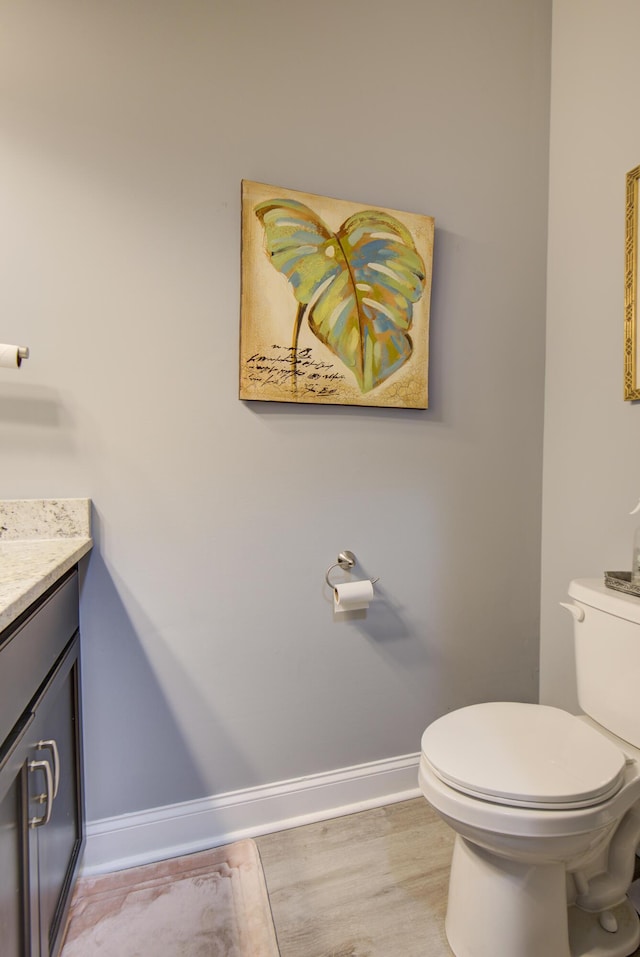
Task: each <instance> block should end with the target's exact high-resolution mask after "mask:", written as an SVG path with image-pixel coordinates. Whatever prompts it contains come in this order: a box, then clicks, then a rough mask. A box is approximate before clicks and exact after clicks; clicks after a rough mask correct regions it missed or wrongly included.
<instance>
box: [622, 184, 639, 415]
mask: <svg viewBox="0 0 640 957" xmlns="http://www.w3.org/2000/svg"><path fill="white" fill-rule="evenodd" d="M638 180H640V166H636V168H635V169H632V170H630V171H629V172H628V173H627V211H626V232H625V244H624V397H625V399H629V400H630V401H632V400H634V399H640V388H638V386H637V385H636V382H637V373H638V361H637V353H636V349H637V342H638V336H637V322H636V318H637V305H636V304H637V292H638Z"/></svg>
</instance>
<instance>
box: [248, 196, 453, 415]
mask: <svg viewBox="0 0 640 957" xmlns="http://www.w3.org/2000/svg"><path fill="white" fill-rule="evenodd" d="M434 226H435V224H434V220H433V218H432V217H431V216H421V215H418V214H415V213H404V212H398V211H397V210H391V209H381V208H377V207H376V208H369V207H367V206H363V205H359V204H357V203H349V202H345V201H343V200H337V199H329V198H328V197H325V196H314V195H311V194H309V193H300V192H297V191H294V190H290V189H280V188H277V187H274V186H267V185H265V184H264V183H254V182H250V181H247V180H244V181H243V183H242V297H241V314H240V398H241V399H250V400H251V399H257V400H262V401H275V402H313V403H322V404H333V405H362V406H386V407H391V408H398V409H426V408H427V407H428V359H429V305H430V296H431V268H432V261H433V235H434Z"/></svg>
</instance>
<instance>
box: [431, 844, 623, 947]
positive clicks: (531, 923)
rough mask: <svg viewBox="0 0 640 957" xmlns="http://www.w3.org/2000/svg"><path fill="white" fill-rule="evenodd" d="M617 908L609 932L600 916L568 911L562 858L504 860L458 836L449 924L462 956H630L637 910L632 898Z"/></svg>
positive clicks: (451, 938) (450, 935)
mask: <svg viewBox="0 0 640 957" xmlns="http://www.w3.org/2000/svg"><path fill="white" fill-rule="evenodd" d="M612 912H613V914H614V915H615V916H616V918H617V922H618V930H617V931H616V932H615V933H608V932H607V931H606V930H604V929H603V928H602V927H601V926H600V923H599V917H598V915H597V914H588V913H586V912H584V911H581V910H579V909H578V908H577V907H571V908H567V890H566V873H565V868H564V865H563V864H562V863H559V862H558V863H548V864H529V863H522V862H520V861H513V860H509V859H507V858H504V857H497V856H496V855H494V854H492V853H491V852H490V851H488V850H486V849H485V848H482V847H478V846H477V845H475V844H471V843H470V842H469V841H467V840H465V838H463V837H461V836H460V835H459V834H457V835H456V841H455V845H454V850H453V858H452V862H451V878H450V882H449V901H448V906H447V918H446V925H445V926H446V932H447V938H448V940H449V944H450V946H451V949H452V950H453V952H454V954H455V955H456V957H542V955H544V957H629V955H630V954H632V953H633V951H634V950H635V949H636V948H637V947H638V944H639V943H640V921H639V920H638V915H637V914H636V912H635V910H634V909H633V907H632V906H631V905H630V904H629V903H628V902H625V903H623V904H621V905H619V906H618V907H615V908H612Z"/></svg>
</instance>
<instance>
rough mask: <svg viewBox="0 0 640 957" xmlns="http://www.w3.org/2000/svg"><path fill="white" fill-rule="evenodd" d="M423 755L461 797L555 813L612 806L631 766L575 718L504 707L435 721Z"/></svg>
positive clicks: (555, 711)
mask: <svg viewBox="0 0 640 957" xmlns="http://www.w3.org/2000/svg"><path fill="white" fill-rule="evenodd" d="M422 756H423V760H426V762H427V763H428V765H429V767H430V768H431V770H432V771H433V773H434V774H435V775H436V777H438V778H439V779H440V780H441V781H443V782H444V783H445V784H446V785H448V786H449V787H451V788H453V789H454V790H456V791H459V792H461V793H463V794H468V795H470V796H471V797H476V798H479V799H480V800H483V801H489V802H491V803H495V804H504V805H509V806H511V807H514V808H515V807H522V808H538V809H546V810H555V811H557V810H570V809H573V808H586V807H591V806H593V805H597V804H600V803H601V802H604V801H606V800H608V799H609V798H610V797H612V796H613V795H614V794H616V793H617V792H618V791H619V790H620V788H621V787H622V784H623V781H624V771H625V763H626V762H625V755H624V754H623V752H622V751H621V750H620V749H619V748H617V747H616V746H615V744H613V742H611V741H610V740H608V739H607V738H606V737H604V736H603V735H601V734H600V733H599V732H598V731H596V730H595V729H594V728H592V727H590V726H589V725H588V724H585V723H584V722H583V721H581V720H580V719H579V718H577V717H575V716H574V715H571V714H569V713H568V712H566V711H562V710H561V709H559V708H552V707H549V706H547V705H537V704H524V703H520V702H502V701H501V702H491V703H486V704H478V705H471V706H469V707H466V708H461V709H459V710H457V711H452V712H451V713H450V714H446V715H443V717H441V718H439V719H438V720H437V721H434V722H433V723H432V724H431V725H430V726H429V727H428V728H427V730H426V731H425V732H424V734H423V736H422Z"/></svg>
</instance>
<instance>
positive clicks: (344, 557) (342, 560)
mask: <svg viewBox="0 0 640 957" xmlns="http://www.w3.org/2000/svg"><path fill="white" fill-rule="evenodd" d="M355 564H356V556H355V555H354V554H353V552H350V551H348V549H345V550H344V551H343V552H340V554H339V555H338V560H337V562H334V563H333V565H329V567H328V568H327V571H326V573H325V576H324V580H325V581H326V583H327V585H328V586H329V588H335V583H334V582H332V581H330V580H329V572H330V571H331V570H332V569H333V568H342V569H344V570H345V571H347V570H348V569H350V568H353V566H354V565H355ZM370 581H371V584H372V585H375V583H376V582H378V581H380V579H379V578H372V579H370Z"/></svg>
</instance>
